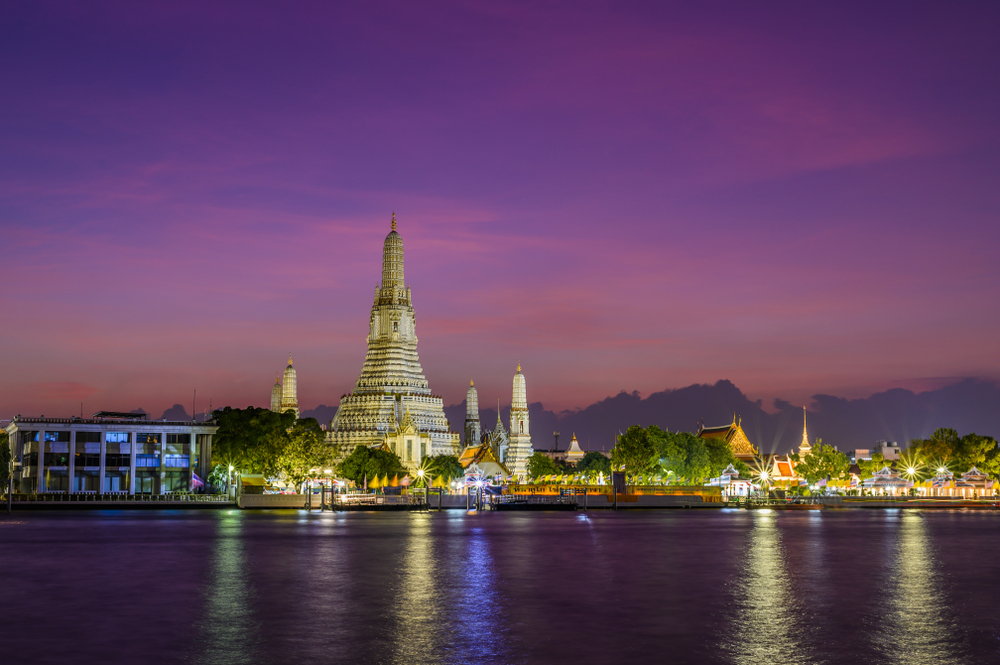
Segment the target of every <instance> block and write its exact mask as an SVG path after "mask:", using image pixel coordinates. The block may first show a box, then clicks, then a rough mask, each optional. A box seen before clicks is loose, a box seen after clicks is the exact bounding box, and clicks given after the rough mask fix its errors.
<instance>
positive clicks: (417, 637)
mask: <svg viewBox="0 0 1000 665" xmlns="http://www.w3.org/2000/svg"><path fill="white" fill-rule="evenodd" d="M408 526H409V530H408V534H407V536H406V541H405V544H404V545H403V559H402V570H401V571H400V573H401V578H400V581H401V585H402V588H401V590H400V594H399V597H398V598H397V599H396V602H397V626H398V629H397V631H396V632H395V634H394V636H393V637H394V639H395V643H394V644H393V650H392V661H393V662H394V663H414V662H436V660H437V658H438V656H439V646H440V644H439V643H440V640H439V632H440V627H441V625H442V623H443V622H442V616H443V614H442V608H441V606H440V604H439V599H440V593H439V591H438V589H437V588H436V582H437V580H436V576H435V574H434V573H435V567H436V565H437V561H436V559H435V557H434V551H433V547H432V535H431V525H430V515H428V514H426V513H420V514H413V515H412V516H411V519H410V520H409V525H408Z"/></svg>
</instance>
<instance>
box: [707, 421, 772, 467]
mask: <svg viewBox="0 0 1000 665" xmlns="http://www.w3.org/2000/svg"><path fill="white" fill-rule="evenodd" d="M698 436H699V437H701V438H703V439H722V440H724V441H725V442H726V443H727V444H729V449H730V450H732V451H733V457H735V458H736V459H738V460H740V461H741V462H752V461H753V460H754V459H755V458H756V457H757V454H758V453H757V448H756V447H755V446H754V445H753V444H752V443H750V439H748V438H747V435H746V432H744V431H743V426H742V420H739V421H737V420H736V416H735V415H734V416H733V422H732V424H731V425H722V426H719V427H705V426H704V425H702V426H701V427H700V428H699V429H698Z"/></svg>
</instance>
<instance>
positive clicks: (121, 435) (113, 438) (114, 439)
mask: <svg viewBox="0 0 1000 665" xmlns="http://www.w3.org/2000/svg"><path fill="white" fill-rule="evenodd" d="M131 440H132V439H130V438H129V433H128V432H105V433H104V441H105V443H129V442H130V441H131Z"/></svg>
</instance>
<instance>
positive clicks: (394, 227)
mask: <svg viewBox="0 0 1000 665" xmlns="http://www.w3.org/2000/svg"><path fill="white" fill-rule="evenodd" d="M392 230H393V231H395V230H396V211H395V210H393V211H392Z"/></svg>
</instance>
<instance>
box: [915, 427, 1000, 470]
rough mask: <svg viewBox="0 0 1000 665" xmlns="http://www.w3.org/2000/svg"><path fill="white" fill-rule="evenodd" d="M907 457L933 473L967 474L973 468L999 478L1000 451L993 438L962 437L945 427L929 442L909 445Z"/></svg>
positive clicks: (918, 441)
mask: <svg viewBox="0 0 1000 665" xmlns="http://www.w3.org/2000/svg"><path fill="white" fill-rule="evenodd" d="M907 453H909V454H910V455H912V456H913V457H914V458H915V459H918V460H920V461H921V462H922V463H924V464H927V465H931V469H930V471H929V472H930V473H935V472H936V469H937V467H939V466H945V467H947V468H948V470H950V471H951V472H952V473H956V474H959V473H965V472H966V471H968V470H969V469H971V468H972V467H973V466H975V467H977V468H978V469H979V470H980V471H982V472H984V473H987V474H989V475H991V476H993V477H996V476H997V475H998V474H1000V450H998V449H997V442H996V439H994V438H993V437H991V436H980V435H979V434H976V433H970V434H966V435H965V436H962V437H960V436H959V435H958V432H957V431H955V430H953V429H950V428H946V427H942V428H939V429H937V430H935V431H934V433H933V434H931V437H930V438H929V439H914V440H913V441H910V445H909V447H908V448H907Z"/></svg>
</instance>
